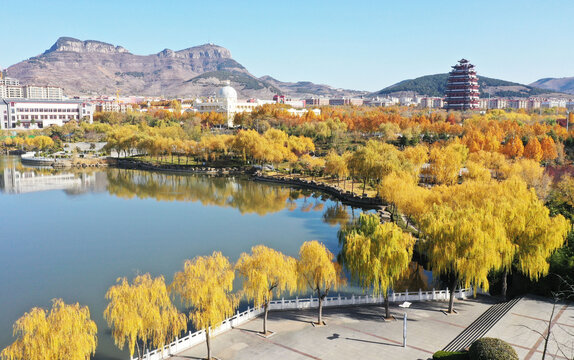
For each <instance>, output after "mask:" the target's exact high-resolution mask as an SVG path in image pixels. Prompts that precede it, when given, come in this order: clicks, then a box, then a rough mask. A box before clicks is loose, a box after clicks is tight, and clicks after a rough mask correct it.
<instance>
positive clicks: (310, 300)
mask: <svg viewBox="0 0 574 360" xmlns="http://www.w3.org/2000/svg"><path fill="white" fill-rule="evenodd" d="M312 307H313V294H311V296H309V308H312Z"/></svg>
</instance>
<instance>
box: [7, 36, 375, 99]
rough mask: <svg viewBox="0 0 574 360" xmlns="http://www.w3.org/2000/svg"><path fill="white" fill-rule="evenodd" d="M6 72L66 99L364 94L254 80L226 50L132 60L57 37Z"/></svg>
mask: <svg viewBox="0 0 574 360" xmlns="http://www.w3.org/2000/svg"><path fill="white" fill-rule="evenodd" d="M7 70H8V73H9V76H11V77H14V78H17V79H19V80H20V81H21V83H22V84H35V85H51V86H59V87H62V88H64V91H65V93H66V94H67V95H69V96H76V95H104V94H108V95H110V94H114V93H116V91H118V90H119V91H121V93H122V94H124V95H128V94H129V95H145V96H168V97H198V96H212V95H214V94H215V93H216V91H217V88H219V87H220V86H222V85H223V84H224V83H225V82H224V81H225V80H230V81H231V85H232V86H233V87H235V89H236V90H237V91H238V93H239V94H240V96H242V97H244V98H252V97H258V98H262V99H270V98H272V97H273V95H275V94H278V93H280V94H283V95H288V96H300V97H305V96H334V95H337V96H354V95H355V94H358V93H366V92H360V91H354V90H339V89H334V88H332V87H330V86H328V85H317V84H313V83H308V84H307V83H303V82H301V83H283V82H281V81H279V80H276V79H273V78H271V77H269V79H268V80H267V78H266V77H261V78H257V77H256V76H254V75H253V74H251V73H250V72H249V71H248V70H247V69H246V68H245V66H243V65H242V64H240V63H239V62H237V61H236V60H234V59H233V58H232V56H231V52H230V51H229V50H228V49H226V48H224V47H222V46H219V45H214V44H203V45H198V46H193V47H189V48H186V49H182V50H177V51H174V50H171V49H164V50H162V51H160V52H158V53H155V54H150V55H137V54H132V53H131V52H130V51H129V50H127V49H126V48H124V47H122V46H116V45H113V44H110V43H106V42H102V41H98V40H79V39H76V38H72V37H60V38H59V39H58V40H57V41H56V42H55V43H54V44H53V45H52V46H51V47H50V48H49V49H48V50H46V51H44V52H43V53H41V54H40V55H37V56H34V57H31V58H29V59H27V60H24V61H21V62H19V63H17V64H14V65H12V66H10V67H9V68H8V69H7ZM297 84H298V85H297ZM305 84H307V85H305Z"/></svg>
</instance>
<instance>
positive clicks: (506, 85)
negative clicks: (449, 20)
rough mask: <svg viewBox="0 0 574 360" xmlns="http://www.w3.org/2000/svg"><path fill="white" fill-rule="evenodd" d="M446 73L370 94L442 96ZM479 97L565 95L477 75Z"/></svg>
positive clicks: (392, 86)
mask: <svg viewBox="0 0 574 360" xmlns="http://www.w3.org/2000/svg"><path fill="white" fill-rule="evenodd" d="M447 79H448V73H443V74H434V75H424V76H420V77H418V78H414V79H407V80H403V81H400V82H398V83H396V84H393V85H391V86H387V87H386V88H383V89H381V90H379V91H376V92H374V93H372V94H371V95H374V96H377V95H392V94H400V93H406V92H415V93H417V94H419V95H427V96H437V97H442V96H444V94H445V90H446V83H447ZM478 84H479V85H480V97H488V96H492V97H531V96H540V95H546V96H565V95H566V94H560V93H557V92H555V91H550V90H547V89H541V88H537V87H533V86H530V85H524V84H519V83H516V82H511V81H506V80H501V79H494V78H489V77H486V76H481V75H480V74H479V75H478Z"/></svg>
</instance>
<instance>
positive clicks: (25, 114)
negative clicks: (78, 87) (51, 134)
mask: <svg viewBox="0 0 574 360" xmlns="http://www.w3.org/2000/svg"><path fill="white" fill-rule="evenodd" d="M0 119H1V121H0V129H16V130H27V129H42V128H46V127H49V126H52V125H58V126H61V125H63V124H65V123H67V122H68V121H71V120H82V119H84V120H87V121H88V122H90V123H92V122H93V120H94V106H93V105H92V104H90V103H86V102H82V101H74V100H67V101H49V100H28V99H2V100H1V101H0Z"/></svg>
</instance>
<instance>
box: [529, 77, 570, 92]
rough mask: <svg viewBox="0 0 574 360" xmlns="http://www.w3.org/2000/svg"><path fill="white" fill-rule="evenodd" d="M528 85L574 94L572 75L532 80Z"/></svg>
mask: <svg viewBox="0 0 574 360" xmlns="http://www.w3.org/2000/svg"><path fill="white" fill-rule="evenodd" d="M530 86H535V87H538V88H542V89H548V90H553V91H560V92H564V93H567V94H574V77H565V78H544V79H540V80H538V81H535V82H533V83H532V84H530Z"/></svg>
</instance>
